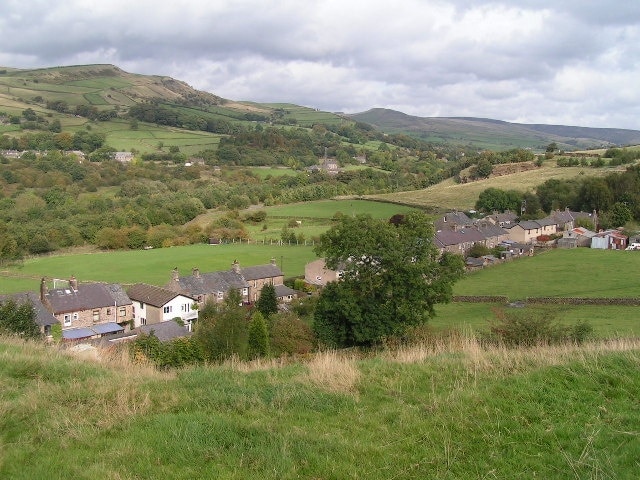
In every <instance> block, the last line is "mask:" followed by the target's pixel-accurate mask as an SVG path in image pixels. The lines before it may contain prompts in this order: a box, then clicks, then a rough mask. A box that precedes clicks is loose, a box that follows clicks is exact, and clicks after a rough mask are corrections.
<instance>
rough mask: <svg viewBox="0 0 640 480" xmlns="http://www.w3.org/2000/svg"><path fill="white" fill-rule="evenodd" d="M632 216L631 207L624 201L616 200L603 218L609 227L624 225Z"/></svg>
mask: <svg viewBox="0 0 640 480" xmlns="http://www.w3.org/2000/svg"><path fill="white" fill-rule="evenodd" d="M632 218H633V213H632V212H631V209H630V208H629V207H627V206H626V205H625V204H624V203H620V202H617V203H614V204H613V207H611V210H609V211H608V212H607V214H606V215H605V219H604V220H605V223H607V224H608V226H609V227H610V228H618V227H624V226H625V225H626V223H627V222H629V221H630V220H631V219H632Z"/></svg>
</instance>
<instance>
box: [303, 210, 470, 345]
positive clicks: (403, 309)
mask: <svg viewBox="0 0 640 480" xmlns="http://www.w3.org/2000/svg"><path fill="white" fill-rule="evenodd" d="M316 253H317V254H318V255H319V256H323V257H325V258H326V263H327V266H328V267H329V268H331V269H334V270H337V269H338V268H340V269H341V270H342V271H343V276H342V278H341V280H340V281H338V282H334V283H330V284H329V285H327V286H326V287H325V288H324V289H323V290H322V292H321V294H320V298H319V300H318V304H317V306H316V311H315V314H314V331H315V333H316V335H317V336H318V339H319V341H320V342H321V343H323V344H325V345H328V346H332V347H347V346H360V345H361V346H369V345H373V344H375V343H377V342H379V341H381V340H382V339H384V338H385V337H389V336H393V335H398V334H402V333H403V332H404V331H405V330H406V328H407V327H409V326H413V325H418V324H421V323H424V322H425V321H426V320H427V319H428V318H430V317H431V316H433V314H434V305H436V304H437V303H442V302H447V301H448V300H449V299H450V298H451V291H452V286H453V283H454V282H455V281H456V280H457V279H458V278H460V277H461V276H462V273H463V271H464V262H463V259H462V258H461V257H459V256H457V255H449V254H447V255H443V256H442V257H440V258H439V257H438V250H437V248H436V247H435V246H434V244H433V225H432V223H431V222H430V220H429V218H428V217H427V216H426V215H424V214H423V213H421V212H413V213H409V214H407V215H406V216H404V217H401V218H398V217H397V216H395V217H394V222H389V221H385V220H378V219H373V218H371V216H369V215H358V216H356V217H343V218H341V219H340V221H339V223H337V224H336V225H335V226H334V227H332V228H331V229H330V230H328V231H327V232H326V233H324V234H323V235H322V236H321V238H320V244H319V245H318V246H317V247H316Z"/></svg>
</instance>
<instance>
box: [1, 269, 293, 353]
mask: <svg viewBox="0 0 640 480" xmlns="http://www.w3.org/2000/svg"><path fill="white" fill-rule="evenodd" d="M266 284H271V285H273V286H274V287H275V292H276V297H277V298H278V301H279V302H281V303H286V302H289V301H291V300H292V299H293V298H294V297H295V296H297V293H298V292H296V291H295V290H293V289H291V288H289V287H287V286H286V285H284V274H283V273H282V271H281V270H280V268H279V267H278V266H277V265H276V262H275V259H272V260H271V262H270V263H269V264H267V265H257V266H252V267H244V268H242V267H241V266H240V263H239V262H237V261H234V262H233V264H232V266H231V268H230V269H229V270H225V271H216V272H207V273H200V270H199V269H198V268H194V269H193V270H192V271H191V274H190V275H180V272H179V271H178V269H177V268H175V269H174V270H173V271H172V272H171V275H170V280H169V282H168V283H167V284H166V285H164V286H155V285H149V284H144V283H138V284H135V285H131V286H129V287H128V288H125V287H123V286H122V285H119V284H108V283H99V282H79V281H78V280H77V279H76V278H75V277H71V278H69V279H67V280H60V279H55V280H47V279H45V278H43V279H42V280H41V282H40V291H39V293H36V292H22V293H17V294H13V295H2V296H0V302H4V301H7V300H13V301H15V302H16V303H18V304H22V303H25V302H29V303H31V304H32V305H33V307H34V310H35V313H36V323H37V324H38V326H39V327H40V330H41V331H42V333H43V334H44V335H45V336H46V337H49V338H51V337H52V335H53V332H52V330H53V328H54V326H55V325H60V326H61V327H62V339H63V340H64V341H70V342H71V341H99V340H104V341H108V342H121V341H126V340H131V339H134V338H135V337H136V336H137V335H139V334H141V333H146V334H148V333H150V332H151V331H153V332H154V334H155V335H156V336H157V337H158V338H159V339H160V340H170V339H172V338H176V337H181V336H188V335H190V334H191V332H192V326H193V323H194V322H195V320H197V318H198V310H199V309H200V308H201V307H202V306H203V305H204V304H205V303H206V302H214V303H219V302H222V301H223V300H224V299H225V298H226V297H227V295H228V294H229V292H230V291H231V290H237V291H238V292H240V294H241V297H242V301H243V303H245V304H250V303H253V302H255V301H256V300H258V298H259V297H260V292H261V290H262V287H263V286H264V285H266Z"/></svg>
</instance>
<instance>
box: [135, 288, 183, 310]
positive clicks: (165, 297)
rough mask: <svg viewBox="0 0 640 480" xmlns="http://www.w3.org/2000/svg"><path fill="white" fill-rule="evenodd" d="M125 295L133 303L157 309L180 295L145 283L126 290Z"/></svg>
mask: <svg viewBox="0 0 640 480" xmlns="http://www.w3.org/2000/svg"><path fill="white" fill-rule="evenodd" d="M127 294H128V295H129V298H130V299H131V300H133V301H135V302H142V303H146V304H149V305H151V306H154V307H158V308H159V307H163V306H164V305H166V304H167V303H169V302H170V301H171V300H173V299H174V298H176V297H177V296H179V295H182V294H180V293H177V292H173V291H171V290H168V289H166V288H162V287H156V286H155V285H148V284H146V283H136V284H135V285H133V286H132V287H131V288H129V290H127ZM183 296H186V295H183ZM192 300H193V299H192Z"/></svg>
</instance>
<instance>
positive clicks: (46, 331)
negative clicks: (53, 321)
mask: <svg viewBox="0 0 640 480" xmlns="http://www.w3.org/2000/svg"><path fill="white" fill-rule="evenodd" d="M44 334H45V335H46V336H47V337H50V336H51V325H45V326H44Z"/></svg>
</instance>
